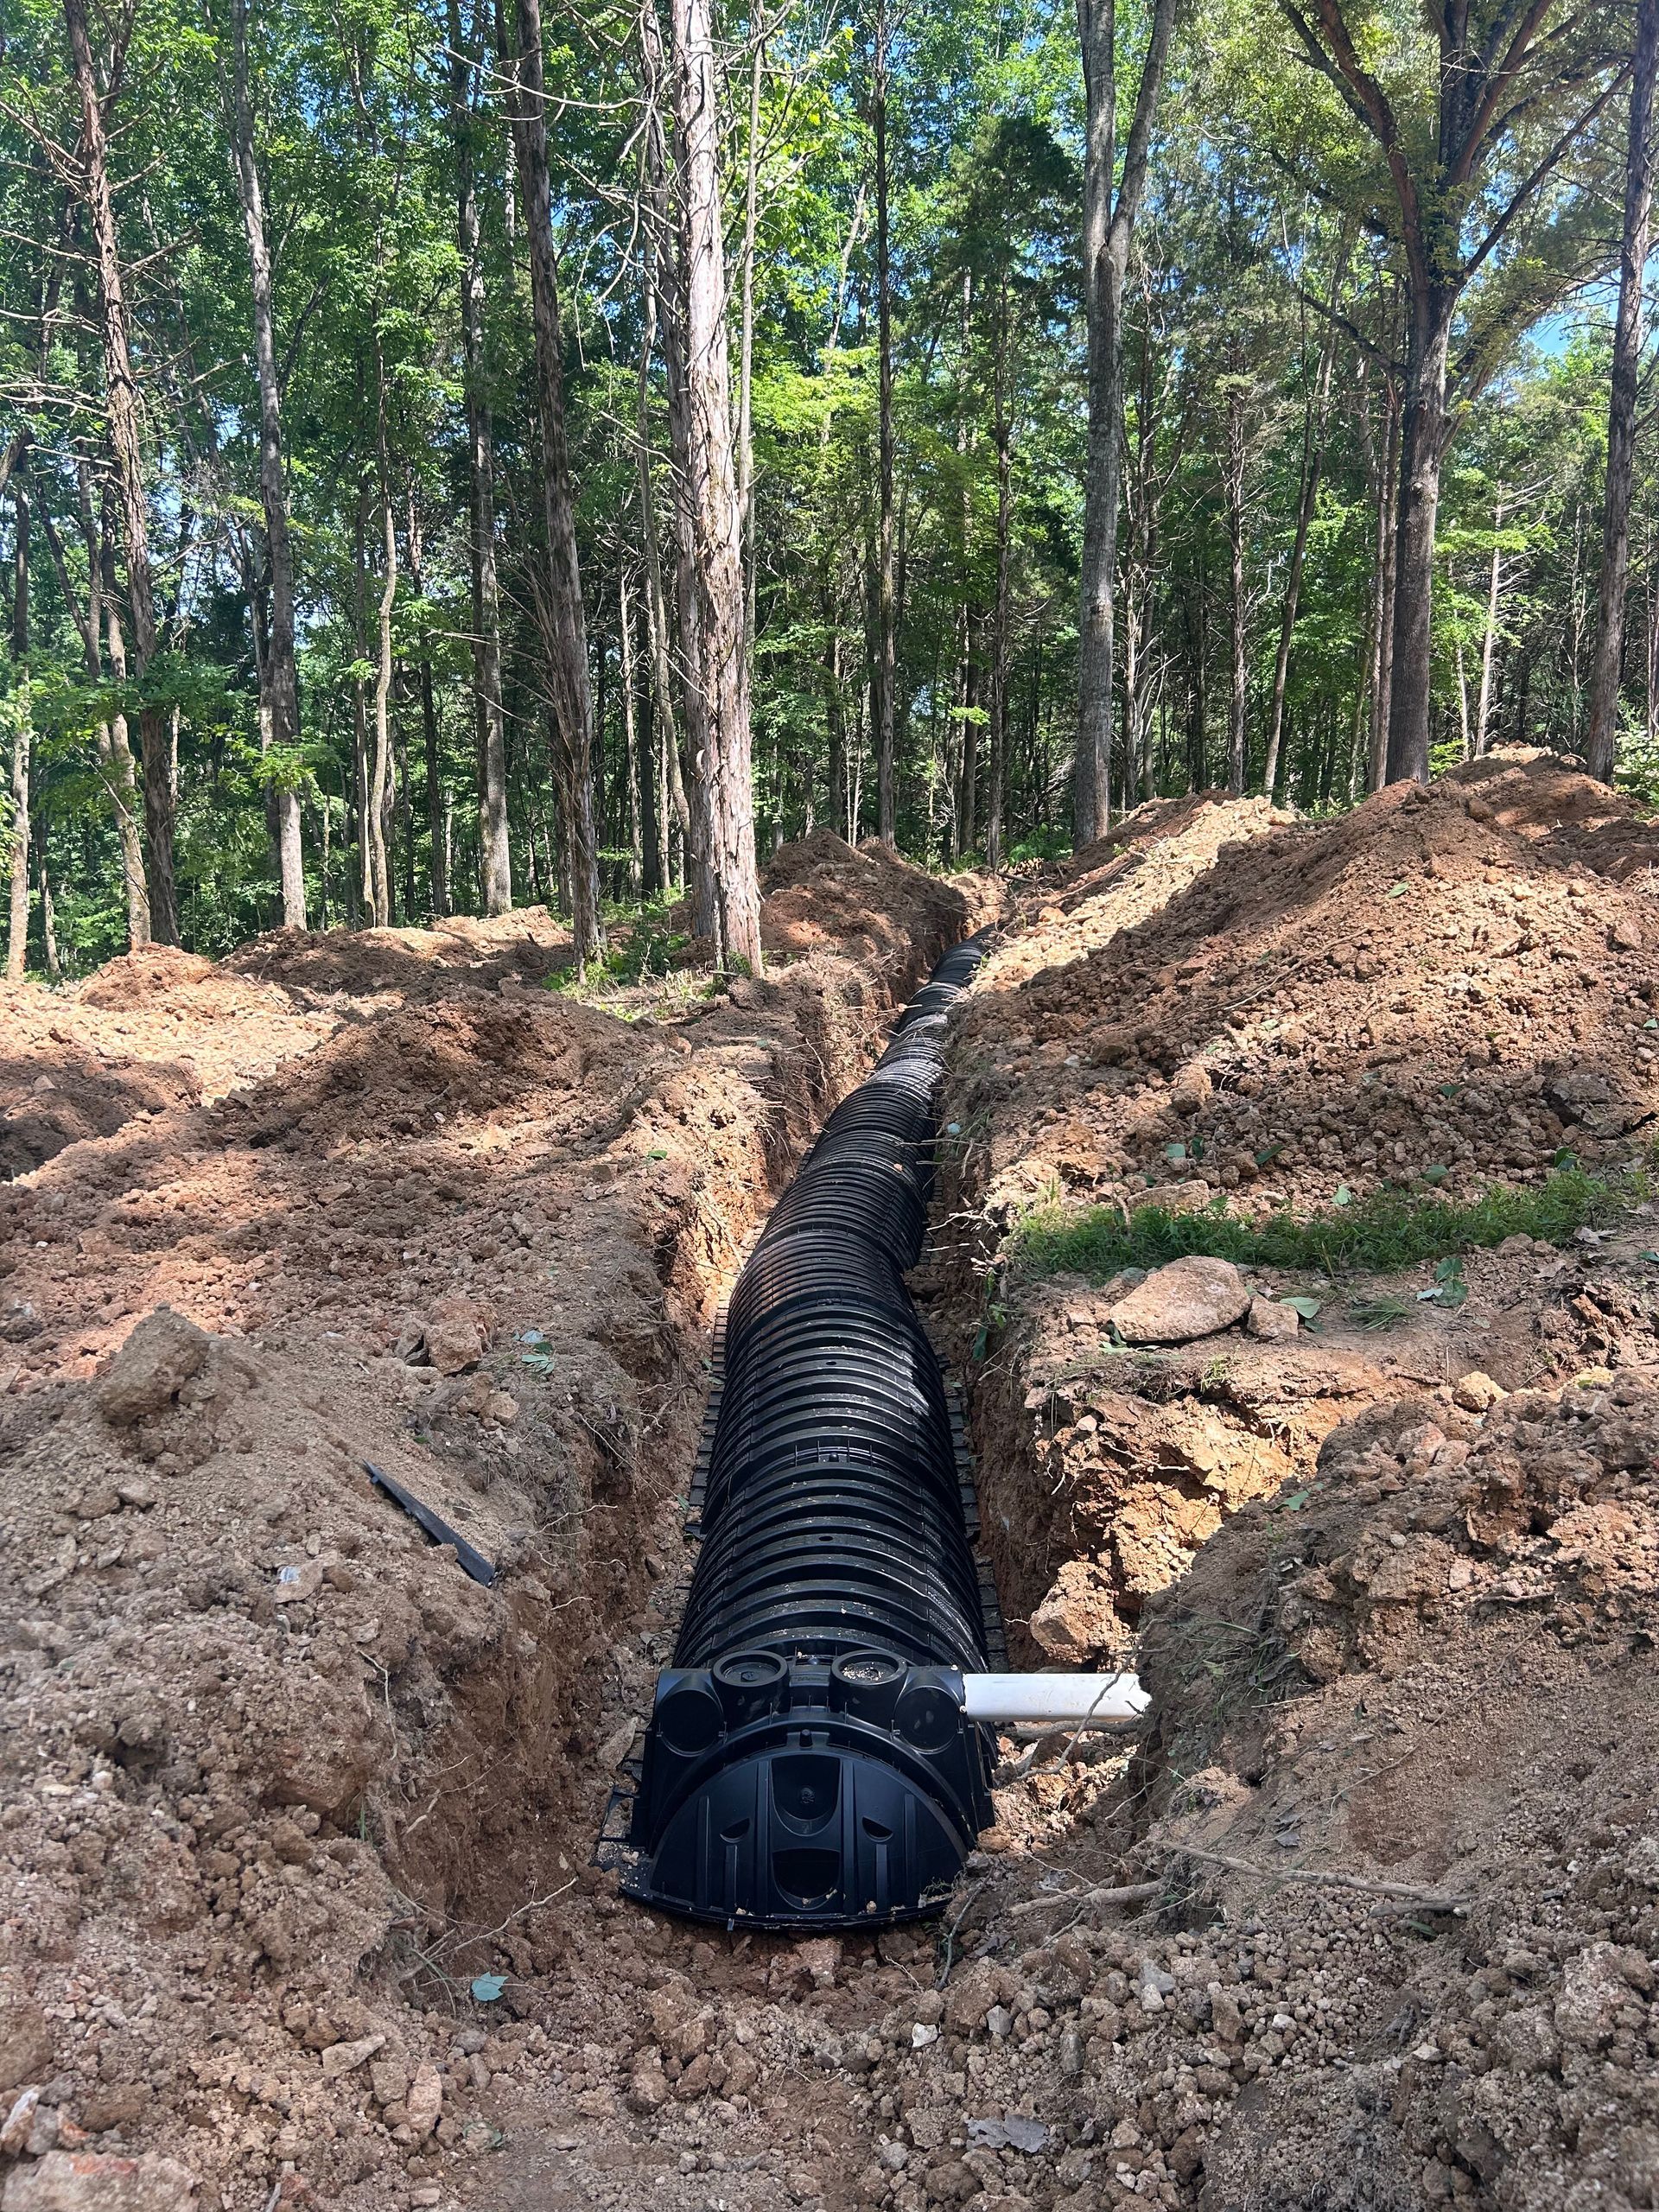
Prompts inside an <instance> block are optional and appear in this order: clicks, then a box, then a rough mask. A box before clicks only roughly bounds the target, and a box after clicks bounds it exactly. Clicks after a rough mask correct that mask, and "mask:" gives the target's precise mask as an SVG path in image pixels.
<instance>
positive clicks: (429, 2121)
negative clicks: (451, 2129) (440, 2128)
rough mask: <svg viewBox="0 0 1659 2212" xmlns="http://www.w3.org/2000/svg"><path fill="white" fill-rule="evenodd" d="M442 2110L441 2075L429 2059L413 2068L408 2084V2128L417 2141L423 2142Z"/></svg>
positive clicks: (435, 2124) (436, 2122)
mask: <svg viewBox="0 0 1659 2212" xmlns="http://www.w3.org/2000/svg"><path fill="white" fill-rule="evenodd" d="M442 2111H443V2076H442V2074H440V2073H439V2071H438V2069H437V2068H436V2067H435V2066H434V2065H433V2064H432V2063H431V2062H430V2060H423V2062H422V2063H421V2064H420V2065H419V2066H417V2067H416V2069H415V2079H414V2080H413V2081H412V2082H410V2085H409V2129H410V2134H411V2135H413V2137H414V2138H415V2140H416V2142H417V2143H424V2142H425V2140H426V2139H427V2137H428V2136H429V2135H430V2133H432V2131H433V2129H434V2128H435V2126H437V2124H438V2120H439V2117H440V2115H441V2114H442Z"/></svg>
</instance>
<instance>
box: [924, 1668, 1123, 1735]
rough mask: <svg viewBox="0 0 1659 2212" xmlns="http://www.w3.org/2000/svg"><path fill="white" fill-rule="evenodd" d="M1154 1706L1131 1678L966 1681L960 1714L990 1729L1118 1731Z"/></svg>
mask: <svg viewBox="0 0 1659 2212" xmlns="http://www.w3.org/2000/svg"><path fill="white" fill-rule="evenodd" d="M1151 1703H1152V1700H1151V1699H1150V1698H1149V1697H1148V1696H1147V1693H1146V1692H1145V1690H1143V1689H1142V1688H1141V1685H1140V1683H1139V1681H1137V1680H1136V1679H1135V1676H1134V1675H963V1678H962V1709H963V1713H964V1714H965V1715H966V1717H967V1718H968V1719H969V1720H983V1721H986V1722H988V1723H989V1725H990V1726H993V1727H1001V1728H1012V1727H1018V1726H1020V1723H1021V1722H1022V1721H1023V1722H1025V1723H1027V1724H1028V1725H1038V1726H1052V1727H1056V1728H1081V1727H1087V1726H1105V1727H1113V1726H1117V1727H1121V1726H1122V1725H1123V1723H1124V1722H1125V1721H1128V1720H1139V1719H1140V1718H1141V1715H1142V1713H1145V1712H1146V1710H1147V1707H1148V1706H1149V1705H1150V1704H1151Z"/></svg>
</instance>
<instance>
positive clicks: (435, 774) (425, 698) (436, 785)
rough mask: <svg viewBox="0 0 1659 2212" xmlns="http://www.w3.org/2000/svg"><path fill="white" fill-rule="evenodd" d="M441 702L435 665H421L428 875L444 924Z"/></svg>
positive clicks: (446, 872)
mask: <svg viewBox="0 0 1659 2212" xmlns="http://www.w3.org/2000/svg"><path fill="white" fill-rule="evenodd" d="M440 736H441V733H440V731H439V728H438V702H437V701H436V699H435V697H434V696H433V690H432V664H431V662H430V661H429V660H423V662H422V663H421V741H422V747H421V749H422V751H423V753H424V755H425V759H426V830H427V839H428V842H429V845H430V848H431V860H430V864H429V875H430V878H431V885H432V914H433V918H434V919H435V920H437V921H442V919H443V918H444V917H445V916H446V915H448V912H449V911H450V899H449V860H448V852H447V850H446V839H445V836H444V826H443V825H444V818H445V813H446V809H445V805H444V798H443V768H442V760H441V757H440V756H441V753H442V746H441V744H440Z"/></svg>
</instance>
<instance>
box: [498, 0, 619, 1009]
mask: <svg viewBox="0 0 1659 2212" xmlns="http://www.w3.org/2000/svg"><path fill="white" fill-rule="evenodd" d="M517 7H518V52H517V54H512V55H504V56H503V60H504V62H505V65H506V67H507V72H508V79H509V92H508V97H509V112H510V114H511V117H512V137H513V147H514V151H515V153H516V155H517V157H518V188H519V193H520V195H521V197H522V199H523V200H524V228H525V230H526V232H528V234H529V245H530V293H531V314H532V317H533V320H534V322H535V328H536V401H537V415H538V417H539V420H540V426H541V434H542V441H541V442H542V456H541V459H542V468H541V474H542V506H543V524H544V527H545V529H546V532H547V559H548V578H547V583H548V589H547V607H548V620H549V626H550V637H549V639H548V645H549V659H550V667H549V671H548V675H549V678H550V690H551V693H552V715H553V729H554V738H555V747H556V770H557V778H558V785H559V795H560V798H561V800H562V802H563V816H564V823H563V828H564V837H565V849H566V857H567V861H568V867H569V880H570V912H571V939H572V950H573V951H574V953H575V963H576V969H577V972H578V973H579V974H580V973H581V972H582V970H583V969H585V968H586V967H587V964H588V961H589V960H590V959H592V958H593V957H594V955H595V954H596V953H598V952H600V951H602V950H603V949H604V943H605V931H604V925H603V923H602V921H601V915H600V906H599V849H598V841H597V838H596V836H595V831H594V777H593V749H594V702H593V695H592V692H591V690H590V689H589V685H588V627H587V620H586V617H585V615H584V613H583V611H582V573H581V567H580V563H579V561H578V558H577V553H576V525H575V504H574V500H573V498H572V494H571V489H570V462H569V452H568V450H567V446H566V440H565V430H564V361H563V350H564V348H563V336H562V334H561V331H560V322H559V279H558V264H557V260H556V256H555V254H554V251H553V202H552V192H551V187H550V182H549V177H548V156H547V92H546V86H545V84H544V82H543V60H542V10H541V0H517Z"/></svg>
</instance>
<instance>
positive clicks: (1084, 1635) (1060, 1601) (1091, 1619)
mask: <svg viewBox="0 0 1659 2212" xmlns="http://www.w3.org/2000/svg"><path fill="white" fill-rule="evenodd" d="M1031 1632H1032V1635H1033V1637H1034V1638H1035V1639H1036V1641H1037V1642H1038V1643H1039V1644H1041V1646H1042V1648H1043V1649H1044V1650H1045V1651H1046V1652H1047V1654H1048V1656H1049V1657H1050V1658H1051V1659H1063V1660H1065V1661H1066V1662H1069V1663H1070V1664H1071V1665H1072V1666H1081V1665H1082V1664H1083V1662H1084V1661H1085V1660H1089V1659H1092V1658H1093V1657H1094V1656H1096V1653H1098V1652H1102V1651H1111V1650H1112V1649H1114V1648H1115V1647H1116V1645H1118V1644H1119V1643H1122V1640H1123V1624H1122V1620H1121V1619H1120V1618H1118V1612H1117V1608H1116V1605H1114V1604H1113V1603H1112V1592H1111V1586H1110V1584H1109V1582H1108V1580H1106V1577H1105V1576H1104V1575H1103V1573H1101V1571H1100V1569H1099V1568H1098V1567H1096V1565H1095V1563H1094V1561H1093V1560H1086V1559H1070V1560H1067V1561H1066V1562H1065V1566H1064V1567H1061V1569H1060V1571H1059V1573H1058V1576H1057V1577H1056V1579H1055V1582H1054V1586H1053V1588H1052V1590H1051V1591H1050V1592H1049V1593H1048V1595H1047V1596H1046V1598H1045V1599H1043V1602H1042V1604H1041V1605H1039V1606H1038V1608H1037V1610H1036V1611H1035V1612H1034V1613H1033V1615H1032V1617H1031Z"/></svg>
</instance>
